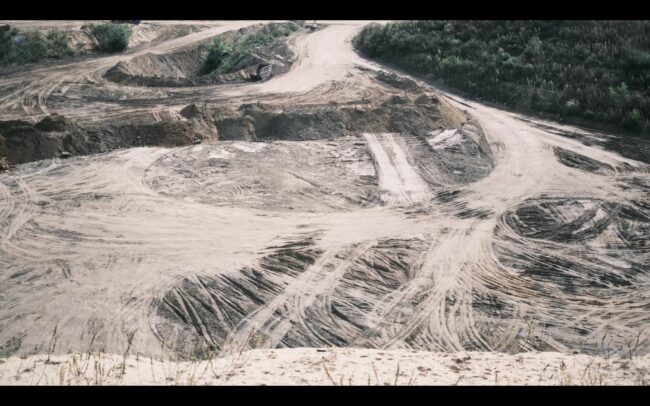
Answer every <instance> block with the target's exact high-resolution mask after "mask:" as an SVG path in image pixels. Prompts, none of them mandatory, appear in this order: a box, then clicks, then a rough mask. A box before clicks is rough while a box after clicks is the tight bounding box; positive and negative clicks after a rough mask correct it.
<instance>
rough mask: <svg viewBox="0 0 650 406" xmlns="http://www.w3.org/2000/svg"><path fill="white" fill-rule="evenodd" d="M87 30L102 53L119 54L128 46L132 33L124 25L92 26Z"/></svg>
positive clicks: (129, 28)
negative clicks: (95, 40)
mask: <svg viewBox="0 0 650 406" xmlns="http://www.w3.org/2000/svg"><path fill="white" fill-rule="evenodd" d="M89 28H90V32H92V34H93V36H94V37H95V38H96V39H97V42H98V43H99V49H101V50H102V51H104V52H121V51H124V50H125V49H126V48H127V47H128V45H129V39H130V38H131V33H132V31H131V27H129V26H128V25H126V24H117V23H106V24H99V25H95V24H93V25H91V26H90V27H89Z"/></svg>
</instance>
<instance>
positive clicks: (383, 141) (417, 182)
mask: <svg viewBox="0 0 650 406" xmlns="http://www.w3.org/2000/svg"><path fill="white" fill-rule="evenodd" d="M364 137H365V138H366V140H367V141H368V146H369V147H370V151H371V152H372V155H373V157H374V159H375V161H376V163H377V167H378V171H379V186H380V187H381V188H382V189H384V190H386V191H387V193H386V194H385V195H384V196H382V199H383V200H384V202H386V203H388V204H398V203H410V202H415V201H420V200H423V199H425V198H426V196H427V192H428V187H427V184H426V183H425V182H424V181H423V180H422V178H421V177H420V175H419V174H418V173H417V172H416V171H415V169H414V168H413V166H412V165H411V163H410V162H409V161H408V159H407V158H406V154H405V152H404V150H403V149H402V148H401V146H400V145H398V144H397V142H396V141H395V138H394V137H393V134H364Z"/></svg>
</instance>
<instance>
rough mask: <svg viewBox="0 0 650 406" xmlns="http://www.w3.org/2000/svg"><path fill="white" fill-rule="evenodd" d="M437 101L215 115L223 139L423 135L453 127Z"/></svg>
mask: <svg viewBox="0 0 650 406" xmlns="http://www.w3.org/2000/svg"><path fill="white" fill-rule="evenodd" d="M438 103H439V101H438V99H436V98H434V97H417V96H415V95H411V94H404V95H403V96H394V97H391V98H390V99H388V100H385V101H376V102H368V101H365V102H363V101H357V102H350V103H346V104H337V103H322V104H315V105H302V106H301V105H297V106H296V105H275V104H274V105H271V104H262V103H257V104H244V105H242V106H240V107H239V108H238V109H234V108H228V107H221V108H217V109H215V110H214V115H213V117H214V122H215V125H216V126H217V131H218V132H219V139H221V140H247V141H255V140H264V141H271V140H316V139H333V138H337V137H341V136H345V135H351V134H353V133H362V132H371V133H385V132H395V133H403V134H413V135H422V136H424V135H426V134H427V133H428V132H429V131H431V130H433V129H435V128H441V127H448V126H449V125H450V124H452V123H451V122H449V120H448V119H447V117H444V116H441V115H440V113H439V108H438Z"/></svg>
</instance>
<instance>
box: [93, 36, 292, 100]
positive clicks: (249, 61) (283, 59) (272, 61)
mask: <svg viewBox="0 0 650 406" xmlns="http://www.w3.org/2000/svg"><path fill="white" fill-rule="evenodd" d="M261 27H262V25H255V26H252V27H246V28H242V29H240V30H237V31H229V32H226V33H224V34H221V36H222V37H223V38H224V39H225V40H226V41H227V42H230V43H234V42H237V41H239V40H241V39H242V38H244V37H245V36H247V35H250V34H254V33H255V32H256V31H257V30H259V29H260V28H261ZM211 42H212V39H211V38H209V39H206V40H203V41H200V42H198V43H195V44H192V45H191V46H187V47H183V48H180V49H178V50H176V51H173V52H170V53H164V54H154V53H147V54H144V55H141V56H136V57H134V58H131V59H129V60H128V61H122V62H119V63H117V64H116V65H115V66H113V67H112V68H111V69H109V70H108V71H107V72H106V73H105V74H104V77H105V78H106V79H108V80H111V81H113V82H116V83H120V84H128V85H138V86H151V87H185V86H202V85H210V84H221V83H237V82H247V81H252V80H256V77H255V73H256V72H257V67H258V66H260V65H271V67H272V71H273V73H274V74H275V75H279V74H282V73H285V72H286V71H288V70H289V68H290V67H291V63H292V61H293V59H294V54H293V51H292V50H291V49H290V48H289V46H288V44H287V41H286V38H283V39H278V40H276V41H274V42H272V43H271V44H268V45H265V46H262V47H259V48H258V49H257V50H256V52H255V53H251V54H249V55H247V56H245V57H244V58H243V59H242V60H241V61H239V62H238V63H237V65H235V67H234V71H233V72H232V73H225V74H217V73H212V74H208V75H199V68H200V67H201V64H202V62H203V57H204V55H205V54H206V52H207V51H208V48H209V46H210V44H211Z"/></svg>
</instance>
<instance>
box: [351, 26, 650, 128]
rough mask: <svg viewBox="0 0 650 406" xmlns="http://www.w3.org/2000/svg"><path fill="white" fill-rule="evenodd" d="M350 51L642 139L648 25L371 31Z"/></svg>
mask: <svg viewBox="0 0 650 406" xmlns="http://www.w3.org/2000/svg"><path fill="white" fill-rule="evenodd" d="M354 44H355V46H356V47H357V49H359V50H360V51H361V52H362V53H364V54H366V55H367V56H369V57H374V58H378V59H381V60H384V61H387V62H391V63H394V64H395V65H397V66H400V67H402V68H405V69H406V70H409V71H412V72H416V73H420V74H431V75H432V76H433V77H434V78H436V79H442V80H444V81H445V83H446V84H448V85H449V86H451V87H454V88H456V89H457V90H460V91H463V92H466V93H467V94H469V95H471V96H478V97H481V98H484V99H486V100H491V101H494V102H499V103H502V104H505V105H507V106H509V107H512V108H514V109H516V110H519V111H523V112H540V113H550V114H551V115H554V116H556V117H557V118H560V119H562V118H577V119H583V120H588V121H591V122H595V123H596V122H597V123H604V124H609V125H613V126H615V127H618V128H620V129H624V130H627V131H629V132H632V133H636V134H644V135H648V134H650V21H415V22H398V23H391V24H386V25H383V26H382V25H379V24H371V25H369V26H367V27H365V28H364V29H363V30H362V31H361V32H360V33H359V34H358V35H357V36H356V37H355V39H354Z"/></svg>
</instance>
